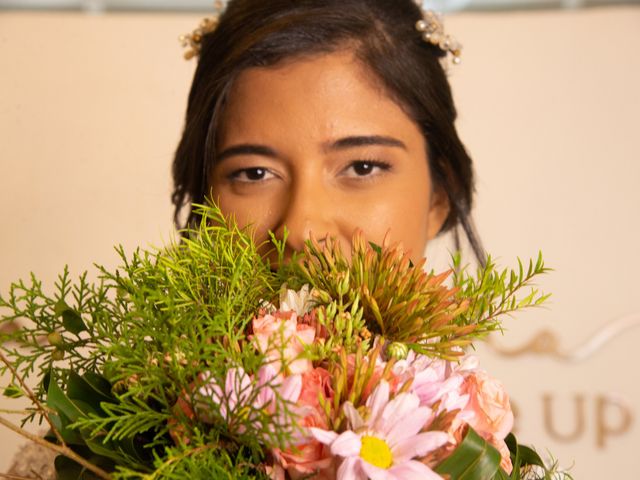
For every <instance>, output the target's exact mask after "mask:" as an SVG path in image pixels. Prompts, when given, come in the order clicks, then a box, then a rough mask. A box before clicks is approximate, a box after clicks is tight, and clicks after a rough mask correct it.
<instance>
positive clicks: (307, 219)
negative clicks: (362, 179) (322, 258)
mask: <svg viewBox="0 0 640 480" xmlns="http://www.w3.org/2000/svg"><path fill="white" fill-rule="evenodd" d="M336 208H338V206H337V205H336V204H335V202H334V201H332V198H331V193H330V192H329V191H328V189H327V188H326V187H325V186H324V185H323V184H322V182H321V180H320V179H319V178H317V177H314V178H310V179H309V181H308V182H298V183H297V184H294V185H291V188H290V190H289V196H288V198H287V200H286V202H285V205H284V206H283V210H282V214H281V217H280V222H279V225H278V228H277V230H276V232H275V234H276V237H277V238H279V239H282V238H283V237H284V230H285V228H286V231H287V239H286V242H285V253H286V254H287V256H288V257H290V256H291V254H292V253H293V252H300V251H302V250H303V248H304V244H305V242H306V241H307V240H309V239H310V238H311V236H312V235H313V236H314V237H315V239H316V240H318V242H320V243H323V242H324V241H325V239H326V238H327V237H330V236H337V234H338V231H337V228H336V224H335V213H336Z"/></svg>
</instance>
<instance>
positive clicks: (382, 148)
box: [11, 0, 483, 478]
mask: <svg viewBox="0 0 640 480" xmlns="http://www.w3.org/2000/svg"><path fill="white" fill-rule="evenodd" d="M203 29H204V30H205V31H204V32H203V31H202V29H198V30H197V31H196V32H194V34H193V35H191V36H190V37H189V40H190V41H191V44H192V47H195V48H196V49H197V50H198V52H199V61H198V67H197V70H196V73H195V77H194V80H193V84H192V88H191V92H190V95H189V101H188V108H187V116H186V124H185V129H184V132H183V136H182V139H181V141H180V144H179V146H178V149H177V152H176V156H175V160H174V164H173V179H174V192H173V197H172V199H173V203H174V205H175V221H176V224H177V225H178V226H184V224H186V223H189V222H193V221H196V220H197V218H195V214H194V213H193V212H192V211H191V210H190V205H191V203H203V202H204V201H205V199H206V198H208V197H211V198H213V199H214V200H215V201H216V202H218V204H219V205H220V207H221V208H222V210H223V211H224V212H225V213H228V214H233V215H234V216H235V217H236V219H237V220H238V222H239V223H240V224H241V225H252V226H253V228H254V229H255V235H256V237H257V239H258V240H260V241H262V240H267V239H268V238H269V232H274V233H275V235H276V236H277V237H280V238H282V237H283V236H284V235H285V227H286V231H287V233H288V235H287V237H286V248H287V249H286V253H287V254H288V255H291V253H292V252H294V251H297V250H300V249H301V248H302V246H303V244H304V241H305V240H306V239H308V238H309V236H310V235H312V234H313V235H315V236H316V237H317V238H319V239H320V240H322V239H323V238H326V237H327V236H333V237H336V238H337V239H338V240H339V241H340V242H341V243H342V244H343V246H348V244H349V242H350V239H351V237H352V235H353V233H354V231H355V230H356V229H362V230H363V232H364V234H365V236H366V238H368V239H369V240H370V241H373V242H376V243H382V241H383V239H384V238H385V236H388V237H389V239H390V240H391V241H399V242H401V243H402V244H403V246H404V248H405V250H406V251H407V253H408V254H409V255H410V256H411V257H412V258H413V259H414V260H417V259H419V258H421V257H422V256H423V253H424V249H425V247H426V244H427V242H429V241H430V240H431V239H433V238H434V237H435V236H436V235H438V234H439V233H442V232H446V231H449V230H453V231H454V238H455V239H456V242H457V243H459V239H458V228H459V227H460V228H461V229H462V230H463V231H464V233H465V234H466V236H467V238H468V240H469V242H470V245H471V247H472V248H473V250H474V252H475V254H476V256H477V257H478V259H480V260H481V259H482V258H483V252H482V249H481V247H480V243H479V241H478V239H477V237H476V235H475V233H474V230H473V226H472V222H471V219H470V211H471V206H472V193H473V171H472V164H471V159H470V157H469V156H468V154H467V153H466V151H465V149H464V146H463V145H462V143H461V141H460V139H459V137H458V134H457V132H456V128H455V125H454V122H455V119H456V110H455V106H454V103H453V99H452V95H451V90H450V86H449V83H448V81H447V78H446V74H445V70H444V68H443V66H442V63H441V62H442V61H446V60H447V55H448V53H453V54H454V57H455V58H457V55H458V53H459V51H458V50H459V47H457V46H456V45H455V44H454V43H453V41H452V40H451V39H449V38H447V37H446V36H445V35H444V33H443V32H441V31H440V29H441V25H440V24H439V23H438V21H437V19H436V18H435V17H434V16H432V15H431V14H429V13H425V12H423V11H422V10H421V9H420V8H419V7H418V6H417V5H416V4H414V3H413V2H412V0H295V1H293V0H269V1H268V2H265V1H264V0H231V1H230V2H229V3H228V5H227V7H226V9H225V11H224V12H223V13H222V15H221V16H220V18H219V22H209V23H207V24H206V26H205V27H203ZM207 30H209V31H207ZM427 33H431V34H432V37H431V38H427V35H426V34H427ZM438 35H440V37H441V38H438ZM184 211H186V215H184V214H183V212H184ZM185 217H186V219H185V221H183V222H181V220H180V219H181V218H185ZM347 250H348V249H347ZM29 448H32V447H29ZM47 453H48V452H47ZM18 458H19V465H16V466H15V468H14V469H12V472H11V473H14V474H31V472H32V470H33V469H34V467H35V469H36V470H39V471H40V474H41V476H42V477H45V478H46V477H49V476H50V475H51V474H52V469H51V463H50V457H45V456H43V455H42V452H40V451H34V452H31V451H29V452H23V453H22V454H21V455H19V457H18ZM34 458H37V459H39V460H42V461H43V464H42V465H41V466H37V467H36V466H35V464H34V463H33V461H34V460H33V459H34Z"/></svg>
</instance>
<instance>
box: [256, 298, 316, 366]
mask: <svg viewBox="0 0 640 480" xmlns="http://www.w3.org/2000/svg"><path fill="white" fill-rule="evenodd" d="M252 326H253V341H254V342H255V344H256V346H257V347H258V349H259V350H260V351H261V352H262V353H263V354H265V355H266V357H267V359H268V360H269V362H270V363H271V365H272V366H273V368H274V369H275V370H276V371H278V372H280V373H285V374H287V375H295V374H302V373H304V372H306V371H309V370H311V368H312V364H311V361H310V360H308V359H305V358H301V356H302V354H303V352H304V349H305V345H311V344H312V343H313V341H314V339H315V328H314V327H312V326H310V325H306V324H298V322H297V314H296V313H295V312H293V311H289V312H276V313H274V314H273V315H272V314H266V315H263V316H260V317H257V318H255V319H254V320H253V324H252ZM283 360H284V363H285V364H286V368H285V369H284V371H283V368H282V361H283Z"/></svg>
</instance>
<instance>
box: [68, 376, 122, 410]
mask: <svg viewBox="0 0 640 480" xmlns="http://www.w3.org/2000/svg"><path fill="white" fill-rule="evenodd" d="M95 377H99V376H98V375H95V374H94V375H93V376H88V375H87V374H85V375H84V376H82V377H81V376H80V375H78V374H77V373H75V372H73V371H71V372H70V373H69V380H68V381H67V396H68V397H69V399H71V400H74V401H75V400H80V401H82V402H84V403H86V404H88V405H90V406H91V407H92V408H93V410H94V411H95V412H103V410H102V407H101V406H100V404H101V403H102V402H108V403H113V402H114V399H113V397H112V396H111V395H110V394H109V395H105V393H104V389H103V385H100V384H99V383H98V382H96V378H95ZM88 378H89V379H91V380H92V381H89V380H88Z"/></svg>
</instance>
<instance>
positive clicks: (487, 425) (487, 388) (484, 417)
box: [462, 370, 513, 473]
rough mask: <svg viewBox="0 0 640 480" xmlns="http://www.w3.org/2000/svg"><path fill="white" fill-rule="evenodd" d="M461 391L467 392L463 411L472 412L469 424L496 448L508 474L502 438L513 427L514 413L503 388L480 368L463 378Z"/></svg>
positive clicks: (508, 462)
mask: <svg viewBox="0 0 640 480" xmlns="http://www.w3.org/2000/svg"><path fill="white" fill-rule="evenodd" d="M462 391H463V392H464V393H467V394H469V403H468V404H467V407H466V408H465V410H466V411H470V412H472V413H473V416H471V417H470V418H469V420H468V422H469V425H471V427H473V429H474V430H475V431H476V432H477V433H478V434H479V435H480V436H481V437H482V438H484V439H485V440H486V441H488V442H489V443H491V444H493V445H494V446H495V447H496V448H497V449H498V451H499V452H500V455H501V456H502V463H501V466H502V468H503V469H504V470H505V471H506V472H507V473H510V472H511V469H512V465H511V459H510V457H509V449H508V448H507V446H506V444H505V443H504V438H505V437H506V436H507V435H508V434H509V432H510V431H511V429H512V428H513V412H512V411H511V404H510V403H509V396H508V395H507V393H506V392H505V390H504V387H503V386H502V384H501V383H500V382H499V381H497V380H496V379H494V378H492V377H490V376H489V375H487V373H486V372H484V371H483V370H475V371H473V372H470V373H469V374H468V375H467V376H466V377H465V380H464V383H463V385H462Z"/></svg>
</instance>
